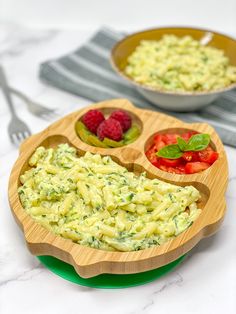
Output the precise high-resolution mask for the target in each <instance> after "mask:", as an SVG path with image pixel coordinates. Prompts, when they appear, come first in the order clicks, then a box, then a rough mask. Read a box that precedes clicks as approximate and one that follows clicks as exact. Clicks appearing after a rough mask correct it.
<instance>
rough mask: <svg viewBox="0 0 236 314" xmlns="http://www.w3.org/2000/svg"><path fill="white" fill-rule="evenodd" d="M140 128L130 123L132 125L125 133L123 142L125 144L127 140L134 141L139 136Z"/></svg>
mask: <svg viewBox="0 0 236 314" xmlns="http://www.w3.org/2000/svg"><path fill="white" fill-rule="evenodd" d="M139 134H140V130H139V128H138V127H137V125H135V124H134V125H132V127H131V128H130V129H129V130H128V131H127V132H126V133H125V135H124V140H125V144H127V143H128V142H129V141H134V140H136V138H137V137H138V136H139Z"/></svg>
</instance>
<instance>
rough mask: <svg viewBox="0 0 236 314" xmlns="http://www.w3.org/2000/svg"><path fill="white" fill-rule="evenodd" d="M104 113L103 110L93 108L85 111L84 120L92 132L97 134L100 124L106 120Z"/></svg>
mask: <svg viewBox="0 0 236 314" xmlns="http://www.w3.org/2000/svg"><path fill="white" fill-rule="evenodd" d="M104 120H105V118H104V115H103V113H102V112H101V111H99V110H96V109H92V110H89V111H88V112H86V113H85V115H84V116H83V117H82V122H83V123H84V124H85V125H86V127H87V128H88V129H89V131H91V132H92V133H94V134H96V132H97V128H98V126H99V125H100V124H101V122H102V121H104Z"/></svg>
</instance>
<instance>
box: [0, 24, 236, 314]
mask: <svg viewBox="0 0 236 314" xmlns="http://www.w3.org/2000/svg"><path fill="white" fill-rule="evenodd" d="M90 35H91V31H88V32H85V31H77V32H75V31H58V30H56V31H53V30H48V31H47V30H44V31H41V30H40V31H39V30H32V29H27V28H26V27H23V26H20V25H14V24H10V23H7V24H3V23H1V24H0V62H1V63H2V64H3V66H4V67H5V69H6V72H7V75H8V78H9V81H10V83H11V85H12V86H14V87H15V88H18V89H20V90H22V91H23V92H25V93H27V94H28V96H30V97H31V98H33V99H34V100H35V101H38V102H40V103H42V104H44V105H46V106H49V107H56V108H58V109H59V112H60V114H61V115H63V114H66V113H69V112H71V111H74V110H77V109H80V108H82V107H83V106H86V105H87V104H89V103H90V101H89V100H86V99H82V98H80V97H77V96H74V95H70V94H67V93H64V92H62V91H58V90H56V89H53V88H51V87H48V86H45V85H43V84H42V83H41V82H40V81H39V80H38V77H37V74H38V68H39V64H40V63H41V62H43V61H45V60H47V59H48V58H52V57H57V56H59V55H63V54H64V53H66V52H69V51H72V50H74V49H75V48H76V47H78V46H79V45H80V44H81V43H82V42H83V41H84V40H86V38H88V36H90ZM14 103H15V105H16V107H17V113H18V114H19V116H20V117H21V118H22V119H23V120H24V121H25V122H26V123H27V124H28V125H29V127H30V128H31V130H32V132H33V133H35V132H39V131H41V130H42V129H44V128H45V127H47V125H48V124H49V123H50V122H49V121H45V120H41V119H40V118H37V117H34V116H32V115H31V114H30V113H29V112H28V111H27V109H26V107H25V105H23V104H22V103H21V102H20V101H19V100H17V99H15V102H14ZM9 119H10V114H9V111H8V108H7V106H6V103H5V100H4V98H3V96H2V94H1V93H0V125H1V132H0V143H1V145H0V191H1V197H0V313H1V314H13V313H24V314H28V313H29V314H32V313H33V314H38V313H40V314H41V313H44V314H49V313H50V314H51V313H57V314H64V313H72V314H74V313H76V314H77V313H81V314H84V313H86V314H87V313H88V314H90V313H91V314H93V313H98V314H99V313H102V314H106V313H107V314H108V313H109V314H110V313H113V314H131V313H132V314H139V313H167V314H168V313H177V314H178V313H181V314H185V313H186V314H189V313H201V314H209V313H214V314H221V313H222V312H227V314H233V313H236V298H235V296H236V285H235V282H236V267H235V265H236V245H235V239H236V215H235V208H236V195H235V188H236V167H235V153H236V149H233V148H231V147H226V152H227V156H228V160H229V174H230V177H229V186H228V190H227V193H226V200H227V208H228V210H227V214H226V217H225V220H224V222H223V225H222V227H221V229H220V231H219V232H218V233H217V234H216V235H215V236H213V237H210V238H207V239H204V240H203V241H201V242H200V243H199V244H198V245H197V246H196V247H195V248H194V249H193V250H192V251H191V253H189V255H188V256H187V258H186V259H185V260H184V261H183V262H182V263H181V264H180V265H179V266H178V267H177V268H176V269H175V270H174V271H173V272H172V273H170V274H167V275H166V276H164V277H162V278H160V279H159V280H157V281H154V282H152V283H149V284H146V285H144V286H140V287H134V288H129V289H121V290H99V289H91V288H87V287H80V286H77V285H74V284H72V283H70V282H67V281H65V280H63V279H61V278H59V277H57V276H55V275H54V274H51V273H50V272H49V271H48V270H47V269H45V268H44V266H43V265H41V264H40V263H39V261H38V260H37V259H36V258H35V257H34V256H32V255H31V254H30V253H29V252H28V250H27V248H26V246H25V243H24V238H23V236H22V233H21V231H20V230H19V228H18V227H17V225H16V223H15V221H14V219H13V217H12V215H11V211H10V208H9V205H8V199H7V185H8V177H9V174H10V171H11V168H12V165H13V163H14V161H15V160H16V158H17V155H18V149H17V148H16V147H14V146H13V145H12V144H11V143H10V141H9V138H8V134H7V131H6V130H7V125H8V122H9ZM219 175H220V174H219Z"/></svg>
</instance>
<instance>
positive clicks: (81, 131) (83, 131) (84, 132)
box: [75, 121, 92, 144]
mask: <svg viewBox="0 0 236 314" xmlns="http://www.w3.org/2000/svg"><path fill="white" fill-rule="evenodd" d="M75 130H76V133H77V134H78V135H79V137H80V138H81V140H82V141H83V142H85V143H86V144H90V142H89V138H88V137H89V136H90V135H91V134H92V133H91V132H90V131H89V130H88V129H87V128H86V126H85V125H84V124H83V123H82V122H81V121H78V122H77V123H76V125H75Z"/></svg>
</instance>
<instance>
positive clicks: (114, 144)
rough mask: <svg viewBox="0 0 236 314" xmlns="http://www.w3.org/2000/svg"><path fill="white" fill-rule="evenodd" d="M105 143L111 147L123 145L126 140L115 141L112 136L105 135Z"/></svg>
mask: <svg viewBox="0 0 236 314" xmlns="http://www.w3.org/2000/svg"><path fill="white" fill-rule="evenodd" d="M103 143H104V144H106V145H107V146H109V147H113V148H114V147H121V146H124V141H119V142H117V141H113V140H111V139H110V138H107V137H105V138H104V140H103Z"/></svg>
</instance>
